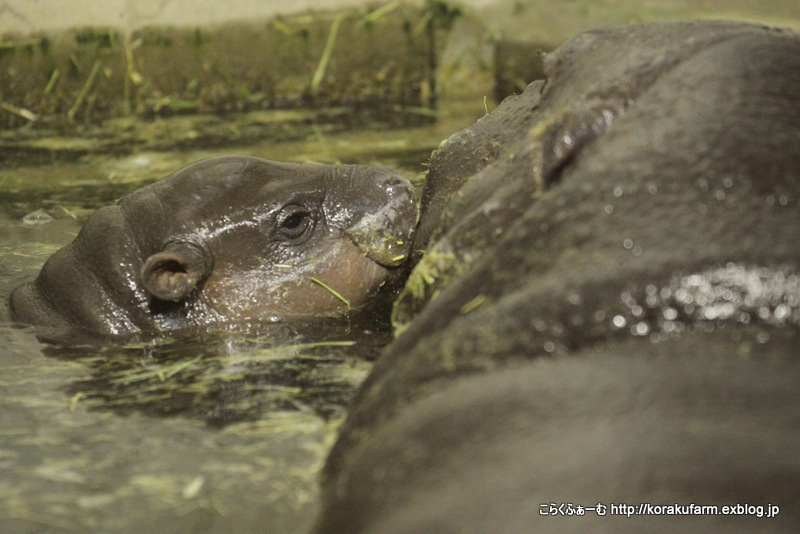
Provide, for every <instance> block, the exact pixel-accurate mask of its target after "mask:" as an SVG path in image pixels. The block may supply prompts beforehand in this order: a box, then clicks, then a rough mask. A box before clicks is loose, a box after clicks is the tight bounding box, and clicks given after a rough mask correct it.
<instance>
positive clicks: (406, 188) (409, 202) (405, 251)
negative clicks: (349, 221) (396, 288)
mask: <svg viewBox="0 0 800 534" xmlns="http://www.w3.org/2000/svg"><path fill="white" fill-rule="evenodd" d="M381 189H382V190H383V193H384V194H385V195H387V197H388V201H387V202H386V203H384V204H383V206H382V207H381V208H379V209H378V210H377V211H372V212H365V213H364V215H363V216H362V217H361V218H360V219H359V220H358V221H357V222H356V223H355V224H354V225H352V226H351V227H350V228H348V229H347V230H345V234H346V235H347V236H348V237H349V238H350V240H351V241H352V242H353V243H354V244H355V245H356V246H357V247H358V248H359V249H360V250H361V251H362V252H363V253H364V255H366V256H367V257H368V258H369V259H371V260H372V261H374V262H375V263H377V264H379V265H383V266H384V267H397V266H399V265H402V264H403V263H405V261H406V260H407V259H408V257H409V254H410V251H411V239H412V237H413V235H414V231H415V229H416V226H417V220H418V218H419V211H418V208H417V202H416V200H415V198H414V190H413V187H412V186H411V184H410V183H409V182H408V181H407V180H405V179H403V178H401V177H400V176H398V175H395V174H394V173H392V174H391V175H388V176H387V177H386V178H385V179H384V180H383V184H382V185H381Z"/></svg>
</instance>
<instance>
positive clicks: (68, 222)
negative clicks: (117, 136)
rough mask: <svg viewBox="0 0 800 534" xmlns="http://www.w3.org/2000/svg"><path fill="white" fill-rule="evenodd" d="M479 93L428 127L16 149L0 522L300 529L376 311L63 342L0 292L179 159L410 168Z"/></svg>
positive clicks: (3, 336) (10, 171)
mask: <svg viewBox="0 0 800 534" xmlns="http://www.w3.org/2000/svg"><path fill="white" fill-rule="evenodd" d="M475 104H476V105H475V106H474V108H473V109H467V110H463V109H458V108H456V109H455V111H454V112H449V113H448V112H446V111H445V112H444V113H443V114H442V117H441V118H440V120H438V121H437V122H435V123H427V124H421V125H417V126H402V125H401V126H398V125H396V124H395V125H391V126H389V125H387V124H385V123H380V122H378V123H366V122H365V123H364V124H361V125H360V124H359V123H358V121H357V120H356V121H353V122H352V123H351V126H355V128H354V129H353V128H345V129H343V128H341V127H331V125H329V124H313V123H310V124H308V123H307V124H305V125H304V126H303V129H301V130H300V131H299V133H298V134H297V135H293V136H288V135H287V136H286V137H285V139H281V138H278V139H277V140H276V138H275V137H274V136H273V137H267V138H262V140H261V141H259V142H256V143H246V142H242V143H241V144H236V143H235V142H231V143H227V144H225V146H224V147H223V148H216V149H215V148H211V149H208V148H205V149H182V150H174V151H169V152H160V151H156V150H148V149H146V148H144V149H142V148H140V149H136V150H130V151H125V153H124V154H123V155H116V156H115V155H108V154H106V155H103V154H101V155H91V153H88V154H82V155H81V154H80V153H78V154H79V155H78V156H75V157H72V156H70V155H71V154H73V153H71V152H69V151H67V152H66V154H67V156H70V157H63V154H64V152H63V151H62V152H59V149H60V148H63V147H64V146H65V145H69V143H70V142H71V141H70V140H52V139H51V140H49V141H48V143H50V145H49V146H52V147H54V148H53V154H61V156H59V157H57V158H55V159H56V160H57V161H55V162H52V163H47V162H46V161H47V158H46V157H45V158H42V154H45V155H46V154H47V153H48V152H47V150H48V149H47V146H48V145H47V143H44V147H45V148H44V149H43V150H40V151H38V152H37V155H36V157H35V158H33V157H32V158H30V159H31V161H26V158H25V154H24V152H23V153H22V155H16V156H15V158H14V161H15V162H14V164H13V165H11V164H6V165H5V166H4V167H3V168H0V299H2V301H3V302H4V305H3V306H2V308H0V403H1V405H2V408H1V409H0V531H2V532H4V533H13V534H16V533H29V532H48V533H65V532H70V533H73V532H74V533H86V532H99V533H137V534H138V533H140V532H149V533H162V532H163V533H172V532H181V533H185V532H196V533H229V532H230V533H234V532H236V533H241V532H273V533H281V532H286V533H289V532H292V533H296V532H302V531H304V530H305V529H306V528H307V527H308V526H310V524H311V522H312V520H313V517H314V512H315V509H316V508H315V507H316V492H317V489H316V476H317V472H318V470H319V468H320V467H321V465H322V462H323V461H324V459H325V456H326V453H327V450H328V448H329V446H330V445H331V444H332V441H333V440H334V438H335V431H336V427H337V424H338V423H339V422H340V421H341V418H342V417H343V415H344V412H345V409H346V405H347V403H348V401H349V399H350V398H351V395H352V394H353V391H354V389H355V388H356V386H357V385H358V384H359V383H360V381H361V380H362V379H363V378H364V377H365V376H366V374H367V372H368V371H369V368H370V362H369V360H370V359H371V358H373V357H374V356H375V354H376V353H377V351H378V350H379V349H380V347H381V346H383V345H384V344H385V343H387V342H388V341H389V339H390V337H391V334H390V332H389V328H388V324H387V323H388V319H387V317H385V316H380V317H367V318H360V319H353V320H350V321H336V322H320V323H319V324H316V325H311V326H310V327H290V326H285V325H275V326H273V327H269V328H265V329H264V330H262V331H259V332H251V333H225V332H216V333H215V332H206V333H203V334H202V335H194V336H192V335H187V336H177V337H172V338H156V339H137V340H133V341H128V342H125V343H121V342H110V341H97V340H81V341H80V342H79V343H78V342H74V343H69V344H66V345H65V344H54V343H48V342H46V341H44V340H42V339H39V338H37V335H36V332H35V331H34V330H33V329H31V328H27V327H21V326H19V325H13V324H11V323H10V322H9V318H8V311H7V309H6V307H5V299H6V297H7V295H8V293H9V292H10V290H11V289H13V288H14V287H15V286H16V285H18V284H19V283H21V282H23V281H26V280H29V279H31V278H33V277H34V276H35V274H36V272H38V269H39V268H40V267H41V265H42V263H43V262H44V260H45V259H46V258H47V257H48V256H49V255H50V254H52V253H53V252H54V251H55V250H57V249H58V248H60V247H61V246H63V245H64V244H66V243H67V242H69V241H70V240H71V239H72V238H73V237H74V236H75V235H76V233H77V231H78V229H79V228H80V225H81V223H82V222H83V221H84V220H85V218H86V216H88V214H89V213H91V212H92V211H93V210H95V209H97V208H98V207H100V206H102V205H105V204H109V203H111V202H113V201H114V200H115V199H117V198H119V197H121V196H123V195H125V194H127V193H128V192H130V191H132V190H134V189H136V188H138V187H140V186H141V185H144V184H145V183H149V182H151V181H153V180H155V179H158V178H160V177H162V176H165V175H166V174H168V173H170V172H172V171H173V170H176V169H178V168H180V167H181V166H183V165H185V164H186V163H188V162H190V161H194V160H197V159H201V158H204V157H209V156H212V155H218V154H223V153H239V154H252V155H256V156H260V157H266V158H270V159H278V160H295V161H321V162H334V161H342V162H345V163H378V164H383V165H389V166H392V167H395V168H397V169H399V170H400V171H401V173H402V174H404V175H405V176H406V177H408V178H414V177H415V176H417V175H418V174H420V173H421V172H423V171H424V169H425V167H424V165H423V164H424V162H425V161H426V160H427V157H428V155H429V154H430V151H431V150H432V149H433V148H435V147H436V146H437V145H438V143H439V141H441V139H443V138H445V137H447V136H448V135H449V134H451V133H453V132H455V131H456V130H458V129H460V128H462V127H466V126H468V125H469V124H470V123H472V122H473V121H474V120H475V119H476V118H477V117H478V116H479V115H480V114H481V113H482V107H483V106H482V103H480V102H476V103H475ZM54 157H55V156H54ZM33 160H36V161H33ZM31 214H33V215H31ZM26 216H27V218H26Z"/></svg>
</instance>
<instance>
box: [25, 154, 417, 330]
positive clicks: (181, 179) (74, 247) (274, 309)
mask: <svg viewBox="0 0 800 534" xmlns="http://www.w3.org/2000/svg"><path fill="white" fill-rule="evenodd" d="M416 222H417V205H416V202H415V199H414V194H413V189H412V187H411V185H410V184H409V183H408V182H407V181H406V180H404V179H403V178H402V177H400V176H399V175H398V174H396V173H395V172H394V171H392V170H390V169H387V168H381V167H369V166H360V165H336V166H331V165H305V164H296V163H277V162H272V161H267V160H263V159H259V158H253V157H244V156H223V157H216V158H211V159H208V160H204V161H200V162H198V163H194V164H192V165H189V166H188V167H186V168H184V169H182V170H180V171H178V172H176V173H174V174H172V175H170V176H168V177H167V178H165V179H163V180H161V181H160V182H157V183H154V184H152V185H149V186H147V187H144V188H142V189H140V190H138V191H136V192H134V193H132V194H130V195H128V196H127V197H124V198H123V199H122V200H120V201H119V202H118V203H117V204H116V205H114V206H107V207H105V208H102V209H100V210H98V211H97V212H96V213H95V214H94V215H92V217H90V219H89V220H88V221H87V222H86V224H85V226H84V227H83V229H82V230H81V232H80V233H79V234H78V236H77V237H76V239H75V241H73V242H72V243H70V244H69V245H67V246H66V247H64V248H63V249H61V250H59V251H58V252H57V253H56V254H54V255H53V256H52V257H51V258H50V259H49V260H48V261H47V263H46V264H45V266H44V267H43V268H42V271H41V273H40V274H39V276H38V277H37V278H36V280H34V281H33V282H31V283H29V284H26V285H23V286H21V287H20V288H17V289H16V290H15V291H14V292H13V293H12V295H11V298H10V308H11V311H12V314H13V315H14V316H15V318H16V319H18V320H19V321H22V322H27V323H32V324H39V325H44V326H52V327H67V328H79V329H85V330H92V331H96V332H102V333H107V334H127V333H135V332H153V331H163V330H172V329H177V328H185V327H190V326H202V325H209V324H223V323H234V324H239V323H247V324H252V323H255V322H265V321H277V320H284V319H298V318H304V317H305V318H307V317H312V316H329V315H336V314H340V313H343V312H344V311H346V310H348V309H350V308H351V307H352V308H357V307H359V306H363V305H364V304H365V303H367V302H369V301H370V299H371V298H372V297H373V296H374V295H375V294H376V292H377V290H378V289H379V288H380V287H381V286H382V285H384V284H385V283H386V282H387V281H388V280H389V279H390V278H391V277H392V274H393V272H395V271H397V270H398V269H397V267H398V266H400V265H401V264H403V263H404V261H405V259H406V257H407V255H408V252H409V247H410V242H411V236H412V233H413V231H414V228H415V226H416Z"/></svg>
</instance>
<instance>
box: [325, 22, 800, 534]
mask: <svg viewBox="0 0 800 534" xmlns="http://www.w3.org/2000/svg"><path fill="white" fill-rule="evenodd" d="M545 66H546V80H545V81H540V82H535V83H533V84H532V85H531V86H529V87H528V89H527V90H526V91H525V92H524V93H523V94H522V95H519V96H516V97H513V98H509V99H507V100H506V101H505V102H503V103H502V104H501V105H500V106H499V107H498V108H497V109H496V110H495V111H494V112H493V113H492V114H490V115H489V116H486V117H484V118H483V119H481V120H480V121H478V123H477V124H475V125H474V126H472V127H471V128H469V129H467V130H466V131H463V132H461V133H458V134H456V135H454V136H453V137H451V138H450V139H449V140H447V141H446V142H445V143H443V145H442V146H441V147H440V149H439V150H438V151H437V152H436V153H435V154H434V156H433V158H432V160H431V165H430V172H429V175H428V181H427V183H426V190H425V191H424V192H423V212H422V217H421V225H420V228H419V230H418V233H417V236H418V237H417V241H416V243H415V247H414V249H415V251H416V250H418V249H424V251H425V252H424V255H422V254H421V253H417V254H419V255H421V259H420V260H419V262H418V263H417V265H416V266H415V269H414V271H413V272H412V273H411V276H410V278H409V281H408V283H407V285H406V289H405V293H404V295H403V296H402V298H401V299H400V300H399V302H398V303H397V307H396V310H395V315H394V319H395V321H396V323H397V325H398V329H399V331H400V334H399V336H398V338H397V339H396V340H395V341H394V342H393V343H392V344H391V345H390V346H389V347H387V350H386V351H385V352H384V354H383V355H382V356H381V358H380V359H378V361H377V362H376V365H375V367H374V369H373V372H372V374H371V375H370V376H369V378H368V379H367V381H366V382H365V383H364V385H363V387H362V388H361V390H360V391H359V393H358V395H357V397H356V399H355V401H354V403H353V405H352V408H351V412H350V413H349V416H348V419H347V421H346V422H345V424H344V425H343V427H342V430H341V435H340V437H339V440H338V441H337V443H336V445H335V446H334V449H333V450H332V452H331V455H330V457H329V459H328V462H327V465H326V468H325V472H324V480H323V498H324V499H323V510H322V514H321V516H320V520H319V523H318V527H317V531H318V532H320V533H325V534H332V533H344V532H347V533H366V532H369V533H381V534H389V533H412V532H503V533H523V532H525V533H527V532H559V533H563V532H644V531H650V532H677V531H684V532H701V531H702V532H756V531H758V532H781V531H784V532H797V531H798V529H799V528H800V502H799V501H798V499H797V488H798V487H800V387H798V385H799V384H800V354H799V351H800V349H798V346H800V343H798V326H800V278H799V277H798V273H800V240H798V235H800V210H798V208H799V207H800V206H799V205H798V203H799V202H800V96H799V95H800V37H798V35H797V34H795V33H791V32H787V31H779V30H775V29H769V28H762V27H756V26H751V25H745V24H733V23H711V22H698V23H673V24H663V25H646V26H633V27H624V28H616V29H603V30H597V31H592V32H588V33H585V34H582V35H580V36H578V37H576V38H574V39H573V40H571V41H569V42H568V43H566V44H565V45H563V46H562V47H561V48H560V49H559V50H557V51H556V52H554V53H553V54H549V55H548V56H547V57H546V61H545ZM622 505H624V506H622ZM776 511H777V512H779V513H778V514H777V515H775V512H776Z"/></svg>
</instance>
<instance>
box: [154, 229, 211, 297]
mask: <svg viewBox="0 0 800 534" xmlns="http://www.w3.org/2000/svg"><path fill="white" fill-rule="evenodd" d="M211 268H212V265H211V262H210V261H209V259H208V258H207V256H206V254H205V251H204V250H203V249H202V248H201V247H200V246H198V245H195V244H193V243H186V242H178V243H170V244H169V245H167V246H166V247H165V248H164V250H162V251H161V252H156V253H155V254H153V255H152V256H150V257H149V258H147V261H145V262H144V265H143V266H142V283H143V284H144V287H145V289H146V290H147V291H148V292H149V293H150V294H151V295H152V296H154V297H155V298H157V299H160V300H171V301H175V302H178V301H180V300H183V299H185V298H186V297H188V296H189V295H190V294H191V293H192V291H194V290H195V288H196V287H197V285H198V284H200V283H201V282H203V280H205V279H206V278H208V275H209V274H211Z"/></svg>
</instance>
